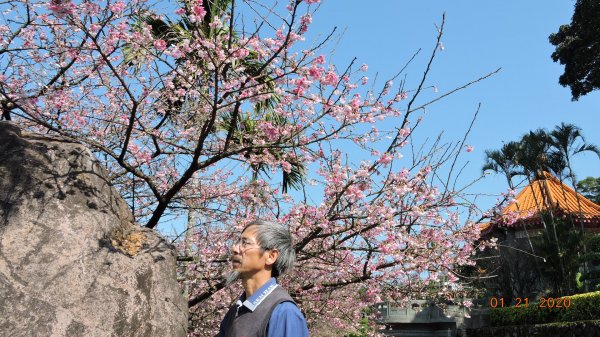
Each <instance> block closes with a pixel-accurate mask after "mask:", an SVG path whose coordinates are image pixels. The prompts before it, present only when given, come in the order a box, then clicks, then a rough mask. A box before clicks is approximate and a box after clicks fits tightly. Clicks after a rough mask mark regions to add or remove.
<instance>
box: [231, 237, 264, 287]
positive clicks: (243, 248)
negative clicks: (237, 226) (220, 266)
mask: <svg viewBox="0 0 600 337" xmlns="http://www.w3.org/2000/svg"><path fill="white" fill-rule="evenodd" d="M256 235H257V230H256V226H250V227H247V228H246V229H245V230H244V231H243V232H242V235H241V236H240V238H239V240H238V241H237V242H236V243H234V245H233V246H232V247H231V265H232V267H233V270H234V271H236V272H239V273H240V276H241V277H242V278H249V277H251V276H252V275H253V274H256V273H257V272H260V271H264V270H266V269H267V265H271V264H273V262H274V261H271V258H270V255H271V254H269V252H270V251H267V250H263V249H261V248H260V246H259V245H258V238H257V237H256Z"/></svg>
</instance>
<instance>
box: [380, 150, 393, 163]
mask: <svg viewBox="0 0 600 337" xmlns="http://www.w3.org/2000/svg"><path fill="white" fill-rule="evenodd" d="M392 160H394V155H393V154H391V153H389V152H386V153H384V154H383V155H381V157H380V158H379V160H378V161H377V162H378V163H380V164H384V165H387V164H389V163H391V162H392Z"/></svg>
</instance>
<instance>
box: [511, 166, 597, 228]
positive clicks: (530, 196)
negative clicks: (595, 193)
mask: <svg viewBox="0 0 600 337" xmlns="http://www.w3.org/2000/svg"><path fill="white" fill-rule="evenodd" d="M577 195H578V193H576V192H575V191H574V190H573V189H572V188H570V187H569V186H567V185H565V184H563V183H561V182H560V181H559V180H558V179H557V178H556V177H554V176H553V175H552V174H550V173H548V172H544V177H543V178H541V179H536V180H534V181H533V182H531V184H529V185H527V186H526V187H525V188H524V189H523V190H522V191H521V192H519V194H518V195H517V196H516V198H515V200H516V202H515V203H512V204H510V205H508V206H507V207H506V208H505V209H504V210H503V211H502V213H503V214H510V213H513V214H518V216H519V217H521V218H528V217H531V214H534V216H535V215H537V214H539V212H540V211H542V212H544V211H548V209H549V208H550V209H551V210H552V211H554V212H560V213H562V214H572V215H573V216H576V217H577V219H578V220H583V221H584V222H590V221H599V220H600V205H597V204H595V203H593V202H591V201H590V200H588V199H586V198H585V197H584V196H582V195H581V194H579V198H577ZM577 199H579V205H581V212H580V211H579V205H578V203H577Z"/></svg>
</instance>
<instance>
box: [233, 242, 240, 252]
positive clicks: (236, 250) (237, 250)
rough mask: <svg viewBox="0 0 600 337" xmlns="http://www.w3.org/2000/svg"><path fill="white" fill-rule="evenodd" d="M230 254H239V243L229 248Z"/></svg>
mask: <svg viewBox="0 0 600 337" xmlns="http://www.w3.org/2000/svg"><path fill="white" fill-rule="evenodd" d="M231 252H232V253H234V254H240V253H241V250H240V243H239V242H235V243H234V244H233V245H232V246H231Z"/></svg>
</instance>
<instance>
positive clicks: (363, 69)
mask: <svg viewBox="0 0 600 337" xmlns="http://www.w3.org/2000/svg"><path fill="white" fill-rule="evenodd" d="M367 69H369V66H368V65H367V64H366V63H363V65H362V66H360V70H362V71H367Z"/></svg>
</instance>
